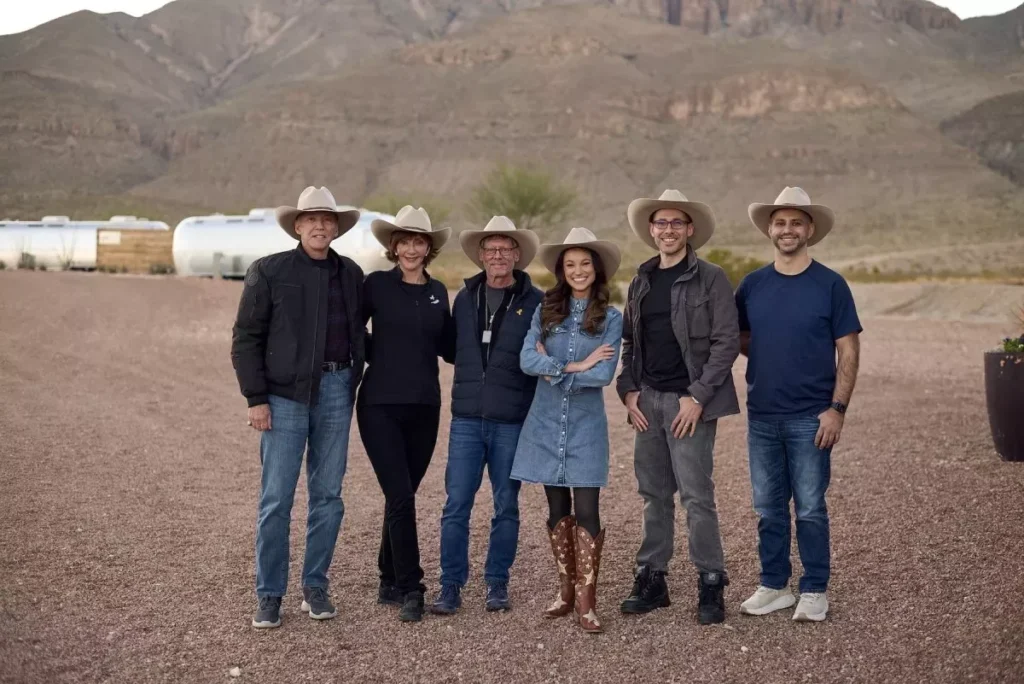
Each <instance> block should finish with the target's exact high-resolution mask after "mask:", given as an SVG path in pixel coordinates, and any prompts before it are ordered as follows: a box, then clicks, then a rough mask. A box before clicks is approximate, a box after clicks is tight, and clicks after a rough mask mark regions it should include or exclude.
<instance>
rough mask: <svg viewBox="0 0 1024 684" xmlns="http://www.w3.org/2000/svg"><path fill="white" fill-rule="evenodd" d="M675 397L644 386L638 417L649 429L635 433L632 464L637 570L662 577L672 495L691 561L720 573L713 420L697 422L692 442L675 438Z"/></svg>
mask: <svg viewBox="0 0 1024 684" xmlns="http://www.w3.org/2000/svg"><path fill="white" fill-rule="evenodd" d="M679 396H680V395H679V394H678V393H676V392H659V391H658V390H655V389H651V388H650V387H644V388H643V390H642V391H641V392H640V401H639V407H640V412H641V413H643V414H644V417H646V418H647V423H648V428H647V430H646V431H644V432H638V433H636V437H635V439H634V447H633V464H634V468H635V470H636V480H637V484H638V485H639V492H640V496H642V497H643V500H644V517H643V519H644V522H643V525H644V526H643V540H642V541H641V543H640V551H639V552H638V553H637V555H636V563H637V566H643V565H648V566H650V567H651V569H652V570H655V571H660V572H667V571H668V563H669V561H670V560H672V555H673V552H674V550H675V494H676V492H677V491H678V492H679V497H680V499H681V500H682V504H683V507H684V508H685V509H686V524H687V527H688V528H689V538H690V562H692V563H693V564H694V566H696V568H697V570H698V571H700V572H722V573H724V572H725V557H724V553H723V551H722V535H721V532H720V531H719V528H718V509H717V508H716V506H715V483H714V480H712V473H713V470H714V450H715V433H716V432H717V429H718V421H715V420H709V421H706V422H705V421H698V423H697V430H696V432H695V433H694V435H693V436H692V437H690V436H689V435H686V436H684V437H683V438H682V439H676V438H675V436H674V435H673V434H672V429H671V425H672V420H673V419H674V418H675V416H676V414H677V413H678V412H679Z"/></svg>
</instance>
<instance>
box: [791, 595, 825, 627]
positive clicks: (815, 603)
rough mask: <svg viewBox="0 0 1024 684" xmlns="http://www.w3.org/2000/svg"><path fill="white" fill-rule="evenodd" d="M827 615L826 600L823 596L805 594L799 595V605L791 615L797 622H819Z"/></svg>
mask: <svg viewBox="0 0 1024 684" xmlns="http://www.w3.org/2000/svg"><path fill="white" fill-rule="evenodd" d="M826 615H828V599H827V598H825V594H824V593H821V594H816V593H811V592H806V593H803V594H800V604H799V605H798V606H797V607H796V612H794V613H793V619H794V620H796V621H797V622H821V621H822V620H824V619H825V616H826Z"/></svg>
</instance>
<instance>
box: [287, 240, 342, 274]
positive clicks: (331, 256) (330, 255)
mask: <svg viewBox="0 0 1024 684" xmlns="http://www.w3.org/2000/svg"><path fill="white" fill-rule="evenodd" d="M295 253H296V254H297V255H298V257H299V261H301V262H303V263H304V264H307V265H309V266H313V267H315V268H323V260H321V259H314V258H313V257H311V256H309V255H308V254H306V250H304V249H303V248H302V243H301V242H300V243H299V244H297V245H296V246H295ZM326 261H327V262H329V263H330V265H331V267H333V268H340V267H341V266H342V261H341V257H339V256H338V254H337V252H335V251H334V250H333V249H328V250H327V259H326Z"/></svg>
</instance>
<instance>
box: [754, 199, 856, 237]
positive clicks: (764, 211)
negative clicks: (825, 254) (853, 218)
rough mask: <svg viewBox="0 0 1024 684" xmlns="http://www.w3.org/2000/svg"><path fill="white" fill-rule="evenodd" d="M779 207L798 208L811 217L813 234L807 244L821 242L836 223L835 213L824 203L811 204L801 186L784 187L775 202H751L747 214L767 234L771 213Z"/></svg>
mask: <svg viewBox="0 0 1024 684" xmlns="http://www.w3.org/2000/svg"><path fill="white" fill-rule="evenodd" d="M779 209H799V210H800V211H802V212H804V213H805V214H807V215H808V216H810V217H811V221H813V222H814V235H812V236H811V238H810V239H809V240H808V241H807V244H808V245H813V244H816V243H818V242H821V241H822V240H823V239H824V238H825V236H826V235H828V234H829V231H831V230H832V227H833V226H834V225H835V223H836V215H835V213H834V212H833V211H832V210H831V209H830V208H828V207H826V206H825V205H824V204H811V198H810V196H808V194H807V193H806V192H804V190H803V189H802V188H791V187H786V189H785V190H783V191H782V192H781V193H779V196H778V197H777V198H775V204H758V203H754V204H751V205H750V207H749V208H748V209H747V214H748V215H749V216H750V220H751V221H752V222H753V224H754V225H755V226H757V229H758V230H760V231H761V232H762V233H764V234H765V236H768V227H769V226H770V225H771V222H772V214H773V213H775V212H776V211H778V210H779ZM769 237H770V236H769Z"/></svg>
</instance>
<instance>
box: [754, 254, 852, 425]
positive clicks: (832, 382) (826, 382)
mask: <svg viewBox="0 0 1024 684" xmlns="http://www.w3.org/2000/svg"><path fill="white" fill-rule="evenodd" d="M736 307H737V308H738V309H739V320H740V330H741V331H750V350H749V354H748V362H747V415H748V416H749V417H750V418H753V419H754V420H763V421H773V420H787V419H790V418H799V417H806V416H815V417H816V416H818V415H819V414H820V413H822V412H823V411H825V410H826V409H828V407H829V405H830V404H831V403H832V392H833V391H834V390H835V386H836V343H835V341H836V340H838V339H839V338H841V337H845V336H846V335H849V334H851V333H859V332H861V330H862V329H861V326H860V320H859V319H858V318H857V309H856V306H855V305H854V302H853V293H852V292H850V287H849V285H847V284H846V281H845V280H843V277H842V276H841V275H839V274H838V273H836V272H835V271H833V270H832V269H830V268H828V267H826V266H822V265H821V264H819V263H818V262H817V261H811V265H810V266H809V267H807V269H806V270H804V271H803V272H802V273H799V274H797V275H792V276H790V275H783V274H781V273H779V272H778V271H776V270H775V265H774V264H768V265H767V266H764V267H763V268H759V269H758V270H756V271H754V272H753V273H750V274H748V275H747V276H746V277H745V278H744V279H743V281H742V282H741V283H740V286H739V287H738V288H737V289H736Z"/></svg>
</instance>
